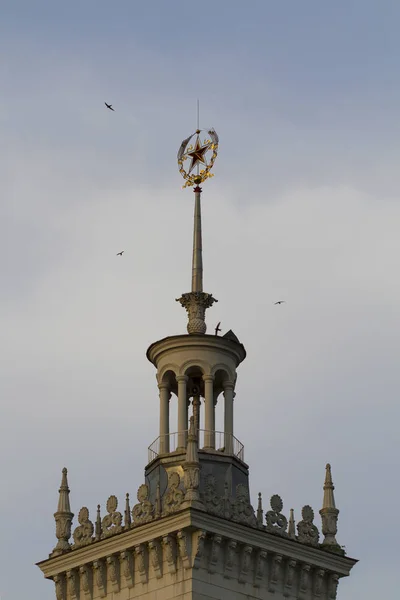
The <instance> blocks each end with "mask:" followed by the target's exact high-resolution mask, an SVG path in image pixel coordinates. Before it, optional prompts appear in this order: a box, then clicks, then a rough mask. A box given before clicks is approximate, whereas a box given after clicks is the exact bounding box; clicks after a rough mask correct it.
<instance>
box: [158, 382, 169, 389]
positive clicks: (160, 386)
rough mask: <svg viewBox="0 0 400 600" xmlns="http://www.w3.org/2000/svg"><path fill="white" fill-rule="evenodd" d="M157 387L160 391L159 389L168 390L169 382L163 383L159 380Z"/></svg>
mask: <svg viewBox="0 0 400 600" xmlns="http://www.w3.org/2000/svg"><path fill="white" fill-rule="evenodd" d="M158 389H159V390H160V391H161V390H168V391H170V384H169V383H167V382H165V383H164V382H161V383H159V384H158Z"/></svg>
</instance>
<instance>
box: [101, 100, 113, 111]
mask: <svg viewBox="0 0 400 600" xmlns="http://www.w3.org/2000/svg"><path fill="white" fill-rule="evenodd" d="M104 104H105V105H106V106H107V108H109V109H110V110H112V111H113V112H115V110H114V109H113V107H112V104H107V102H104Z"/></svg>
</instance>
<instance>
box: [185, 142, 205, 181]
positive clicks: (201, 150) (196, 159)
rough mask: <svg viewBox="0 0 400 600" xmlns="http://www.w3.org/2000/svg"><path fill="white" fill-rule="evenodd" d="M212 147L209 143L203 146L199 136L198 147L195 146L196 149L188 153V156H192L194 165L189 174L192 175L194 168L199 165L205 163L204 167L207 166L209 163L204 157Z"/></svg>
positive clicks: (191, 166)
mask: <svg viewBox="0 0 400 600" xmlns="http://www.w3.org/2000/svg"><path fill="white" fill-rule="evenodd" d="M210 145H211V144H210V143H208V144H205V145H204V146H202V145H201V142H200V138H199V136H197V139H196V145H195V147H194V149H193V150H192V151H191V152H188V153H187V156H190V158H191V159H192V164H191V165H190V169H189V173H191V172H192V171H193V168H194V167H195V166H196V165H197V164H198V163H203V165H206V166H207V162H206V159H205V157H204V154H205V153H206V152H207V150H209V149H210Z"/></svg>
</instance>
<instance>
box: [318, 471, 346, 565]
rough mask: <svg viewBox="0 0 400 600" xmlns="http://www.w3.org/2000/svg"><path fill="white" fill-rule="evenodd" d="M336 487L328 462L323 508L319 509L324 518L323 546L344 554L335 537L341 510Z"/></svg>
mask: <svg viewBox="0 0 400 600" xmlns="http://www.w3.org/2000/svg"><path fill="white" fill-rule="evenodd" d="M334 489H335V487H334V485H333V482H332V473H331V465H330V464H327V465H326V473H325V483H324V499H323V502H322V508H321V510H320V511H319V514H320V515H321V520H322V533H323V534H324V539H323V542H322V546H325V548H326V549H327V550H330V551H332V552H336V553H338V554H344V550H343V549H342V548H341V547H340V546H339V544H338V543H337V541H336V537H335V536H336V534H337V522H338V515H339V510H338V509H337V508H336V504H335V497H334V495H333V490H334Z"/></svg>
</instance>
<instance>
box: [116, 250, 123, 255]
mask: <svg viewBox="0 0 400 600" xmlns="http://www.w3.org/2000/svg"><path fill="white" fill-rule="evenodd" d="M124 252H125V250H121V252H117V256H122V255H123V253H124Z"/></svg>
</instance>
